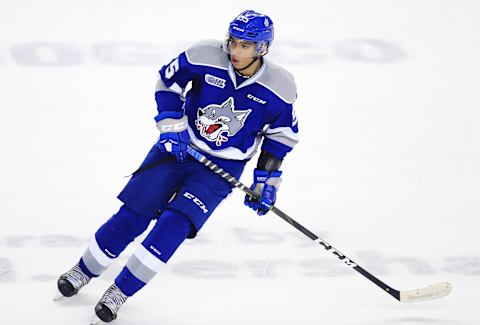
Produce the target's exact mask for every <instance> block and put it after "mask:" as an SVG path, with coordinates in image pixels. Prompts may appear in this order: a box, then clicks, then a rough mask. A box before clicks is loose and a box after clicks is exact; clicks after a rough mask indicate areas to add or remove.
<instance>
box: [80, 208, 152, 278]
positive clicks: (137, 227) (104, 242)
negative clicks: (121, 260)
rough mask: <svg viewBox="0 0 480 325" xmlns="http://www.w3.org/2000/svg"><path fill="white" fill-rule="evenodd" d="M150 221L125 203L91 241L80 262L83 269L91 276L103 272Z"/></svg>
mask: <svg viewBox="0 0 480 325" xmlns="http://www.w3.org/2000/svg"><path fill="white" fill-rule="evenodd" d="M150 221H151V219H150V218H148V217H145V216H142V215H140V214H138V213H136V212H134V211H132V210H131V209H129V208H128V207H127V206H126V205H123V206H122V207H121V208H120V210H119V211H118V212H117V213H116V214H114V215H113V216H112V217H111V218H110V219H109V220H108V221H107V222H106V223H105V224H103V225H102V226H101V227H100V228H99V229H98V230H97V232H96V233H95V237H94V238H93V239H92V240H91V241H90V244H89V245H88V248H87V250H86V251H85V253H84V254H83V256H82V258H81V259H80V262H79V265H80V268H81V269H82V271H83V272H84V273H85V274H87V275H88V276H90V277H97V276H99V275H100V274H102V273H103V272H104V271H105V270H106V269H107V267H108V266H109V265H110V264H111V263H112V262H113V260H114V259H115V258H116V257H118V256H119V255H120V253H121V252H123V251H124V250H125V248H126V247H127V246H128V244H130V243H131V242H132V241H133V240H134V239H135V238H136V237H137V236H139V235H140V234H142V233H143V232H144V231H145V230H146V229H147V227H148V225H149V224H150Z"/></svg>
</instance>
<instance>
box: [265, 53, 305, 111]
mask: <svg viewBox="0 0 480 325" xmlns="http://www.w3.org/2000/svg"><path fill="white" fill-rule="evenodd" d="M264 64H265V65H266V69H265V72H264V73H263V74H262V75H261V76H260V78H258V80H257V82H258V83H259V84H261V85H262V86H264V87H265V88H267V89H269V90H270V91H272V92H273V93H274V94H275V95H277V96H278V97H280V98H281V99H282V100H283V101H285V102H287V103H288V104H293V102H295V100H296V99H297V86H296V84H295V78H294V77H293V75H292V74H291V73H290V72H289V71H287V70H286V69H285V68H283V67H281V66H279V65H278V64H275V63H273V62H271V61H269V60H267V59H264Z"/></svg>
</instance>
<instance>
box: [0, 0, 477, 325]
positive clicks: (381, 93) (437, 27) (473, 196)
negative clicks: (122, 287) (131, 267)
mask: <svg viewBox="0 0 480 325" xmlns="http://www.w3.org/2000/svg"><path fill="white" fill-rule="evenodd" d="M246 8H254V9H256V10H258V11H263V12H266V13H268V14H270V15H271V17H272V19H273V20H274V22H275V24H276V34H275V36H276V38H275V42H274V45H273V46H272V48H271V53H269V54H268V55H269V57H270V58H271V59H272V60H275V61H277V62H278V63H280V64H283V65H284V66H285V67H286V68H288V69H289V70H290V71H292V72H293V74H294V75H295V77H296V81H297V85H298V95H299V97H298V101H297V102H296V111H297V116H298V119H299V121H300V129H301V142H300V144H299V145H298V147H297V148H296V149H295V151H294V152H293V153H292V154H291V155H290V157H289V158H288V159H287V160H286V162H285V163H284V167H283V169H284V176H285V177H284V183H283V186H282V190H281V192H280V195H279V201H278V206H279V207H280V208H281V209H282V210H283V211H285V212H286V213H288V214H289V215H291V216H292V217H293V218H294V219H296V220H297V221H299V222H300V223H302V224H303V225H304V226H306V227H307V228H309V229H310V230H312V231H314V232H315V233H317V234H319V235H321V236H322V238H324V239H326V240H327V241H328V242H329V243H331V244H332V245H333V246H335V248H337V249H339V250H340V251H341V252H343V253H344V254H346V255H347V256H348V257H350V258H351V259H353V260H354V261H355V262H357V263H359V264H360V265H361V266H362V267H364V268H365V269H367V270H368V271H369V272H371V273H374V274H375V275H377V276H378V277H379V278H381V279H382V280H383V281H384V282H386V283H388V284H389V285H391V286H393V287H395V288H396V289H400V290H411V289H416V288H423V287H425V286H428V285H430V284H432V283H436V282H441V281H449V282H451V283H452V285H453V292H452V294H451V295H449V296H448V297H446V298H443V299H441V300H437V301H433V302H425V303H419V304H408V305H406V304H401V303H399V302H397V301H395V300H394V299H392V298H391V297H390V296H389V295H387V294H385V293H383V292H381V290H379V289H378V288H377V287H376V286H374V285H373V284H372V283H370V282H369V281H368V280H366V279H364V278H363V277H362V276H360V275H359V274H357V273H356V272H355V271H353V270H351V269H350V268H348V267H345V266H344V265H342V263H340V262H339V261H338V260H337V259H336V258H335V257H334V256H331V254H329V253H328V252H325V250H323V249H322V248H321V247H318V245H315V244H313V243H312V242H311V241H310V240H309V239H307V238H303V237H302V235H301V234H300V233H298V232H297V231H296V230H295V229H293V228H292V227H291V226H290V225H288V224H287V223H285V222H284V221H282V220H280V219H279V218H277V217H275V216H273V215H272V216H267V217H264V218H258V217H256V215H255V214H254V213H252V212H249V210H247V209H246V208H245V207H243V203H242V201H243V196H242V195H241V194H240V193H234V194H233V195H232V196H231V198H230V199H229V200H228V201H227V202H226V203H225V204H223V205H222V206H220V207H219V208H218V210H217V211H216V213H215V214H214V216H213V217H212V218H211V220H209V221H208V223H207V225H206V226H205V228H204V229H203V230H202V232H201V233H200V235H199V237H198V238H197V239H196V240H194V241H191V242H188V243H186V244H185V246H184V247H182V248H181V249H180V250H179V251H178V252H177V254H176V255H175V256H174V257H173V258H172V260H171V261H170V262H169V264H168V265H167V266H166V267H165V270H163V271H162V272H161V273H160V274H159V275H158V276H157V277H156V278H155V279H154V280H153V281H152V282H151V283H150V284H149V285H148V286H147V287H146V288H145V289H144V290H142V291H141V292H140V293H139V294H138V295H137V296H135V297H134V298H132V299H130V300H129V301H128V302H127V304H126V305H125V306H124V307H123V308H122V310H121V311H120V318H119V319H118V320H117V321H115V323H116V324H118V325H122V324H143V325H149V324H152V325H153V324H169V325H188V324H195V325H204V324H205V325H206V324H208V325H211V324H229V325H240V324H242V325H243V324H258V325H264V324H269V323H275V324H278V325H286V324H288V325H290V324H302V325H310V324H311V325H313V324H315V325H319V324H335V325H336V324H338V325H350V324H352V325H353V324H355V325H464V324H468V325H474V324H475V325H476V324H478V321H477V320H476V319H477V314H478V313H477V308H478V306H479V305H480V298H479V297H478V292H479V291H480V241H479V239H478V229H479V225H480V222H479V221H478V219H479V217H480V204H479V199H478V198H479V193H480V188H479V184H480V172H479V168H478V166H479V165H480V146H479V140H480V128H479V125H480V110H479V107H480V96H479V95H478V87H479V85H480V39H479V37H478V35H480V19H479V18H480V17H479V13H480V10H479V9H480V5H479V4H478V3H477V2H475V1H447V0H436V1H433V0H425V1H412V0H406V1H380V0H370V1H315V2H313V1H307V0H300V1H295V2H290V1H285V2H283V1H262V2H261V3H259V2H250V1H247V2H233V1H213V0H212V1H192V0H184V1H173V2H170V3H167V2H165V1H153V0H144V1H125V0H117V1H112V0H104V1H92V0H86V1H82V2H75V3H73V2H68V1H59V0H46V1H32V0H19V1H15V2H12V1H10V2H5V1H4V2H2V3H1V4H0V39H1V45H0V110H1V112H2V115H1V116H2V118H1V119H0V123H1V124H0V139H1V140H0V144H1V146H0V148H1V152H2V159H1V160H0V167H1V170H2V180H1V182H0V191H1V194H2V195H1V197H2V200H1V203H2V204H1V206H2V213H1V220H2V226H1V227H0V315H1V318H0V324H16V325H17V324H18V325H27V324H36V325H40V324H42V325H43V324H48V325H55V324H88V322H89V321H90V318H91V315H92V312H93V306H94V305H95V303H96V301H97V300H98V299H99V298H100V296H101V294H102V293H103V291H104V290H105V289H106V288H107V287H108V286H109V285H110V284H111V281H112V280H113V278H114V277H115V275H116V274H117V273H118V271H119V270H120V268H121V267H122V265H123V264H124V263H125V261H126V258H127V257H128V256H129V253H130V252H131V248H129V250H127V251H126V252H125V254H124V256H122V257H121V258H120V259H119V260H118V261H117V262H115V264H114V265H112V268H111V269H109V270H108V272H107V273H106V274H105V275H104V276H102V277H101V278H100V279H98V280H97V281H93V282H92V283H91V284H90V285H89V286H88V287H86V288H85V289H84V290H83V291H82V292H81V294H80V295H78V296H77V297H75V298H72V299H71V300H66V301H61V302H58V303H57V304H54V303H53V302H52V298H53V296H54V294H55V280H56V278H57V276H58V275H59V274H60V273H62V272H64V271H65V270H67V269H69V268H70V267H71V266H72V265H73V264H74V263H75V262H76V260H77V258H78V257H79V256H80V255H81V254H82V253H83V251H84V249H85V247H86V243H87V242H88V240H89V238H90V236H91V235H92V234H93V233H94V231H95V230H96V229H97V227H98V226H99V225H100V224H101V223H103V222H104V221H105V220H106V219H107V218H108V217H109V216H111V215H112V214H113V213H114V212H115V211H116V209H118V207H119V202H118V201H117V200H116V199H115V196H116V194H117V193H118V192H119V191H120V189H121V188H122V186H123V185H124V184H125V182H126V180H127V179H126V178H122V176H123V175H128V174H129V173H131V172H132V171H133V170H134V169H135V168H136V167H137V166H138V164H139V163H140V161H141V160H142V159H143V157H144V155H145V154H146V152H147V151H148V149H149V147H150V145H151V144H152V143H153V142H154V141H155V137H156V135H157V131H156V129H155V126H154V121H153V116H154V115H155V103H154V100H153V89H154V84H155V81H156V73H157V70H158V69H159V68H160V67H161V65H163V64H165V63H167V62H168V61H169V60H170V59H171V58H173V57H175V56H176V55H177V53H178V52H179V51H181V50H183V49H184V48H185V47H186V46H188V45H190V44H192V43H194V42H196V41H198V40H201V39H205V38H217V39H222V38H223V36H224V34H225V30H226V25H227V24H228V22H229V21H230V20H231V19H232V18H233V17H234V16H235V15H236V14H237V13H239V12H240V11H242V10H244V9H246ZM251 168H252V165H249V166H248V169H247V170H246V173H245V174H244V177H242V180H243V181H244V182H246V183H248V182H250V177H251V176H250V169H251Z"/></svg>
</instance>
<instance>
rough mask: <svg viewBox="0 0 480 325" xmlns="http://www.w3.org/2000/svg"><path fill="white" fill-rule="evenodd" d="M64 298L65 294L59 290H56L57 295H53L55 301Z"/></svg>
mask: <svg viewBox="0 0 480 325" xmlns="http://www.w3.org/2000/svg"><path fill="white" fill-rule="evenodd" d="M64 298H65V296H64V295H62V293H61V292H60V291H58V290H57V292H55V295H54V296H53V302H57V301H60V300H63V299H64Z"/></svg>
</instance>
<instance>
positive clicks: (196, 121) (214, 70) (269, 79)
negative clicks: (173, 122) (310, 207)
mask: <svg viewBox="0 0 480 325" xmlns="http://www.w3.org/2000/svg"><path fill="white" fill-rule="evenodd" d="M159 73H160V78H159V80H158V82H157V87H156V92H155V99H156V102H157V109H158V112H159V114H158V115H157V116H156V118H155V120H156V121H158V120H160V119H161V118H162V115H164V114H165V113H166V112H165V111H182V112H183V113H184V114H186V115H187V116H188V122H189V128H188V132H189V134H190V137H191V145H192V146H193V147H195V148H196V149H199V150H200V151H202V152H204V153H207V154H208V156H213V157H218V158H222V159H227V160H236V161H243V162H246V161H248V160H249V159H250V158H251V157H252V156H253V155H254V154H255V152H256V150H257V149H258V147H259V145H260V143H261V141H262V138H263V143H262V146H261V149H262V150H265V151H267V152H269V153H271V154H273V155H274V156H276V157H278V158H279V159H283V158H284V157H285V155H286V154H287V153H288V152H289V151H291V150H292V148H293V147H294V146H295V144H296V143H297V142H298V135H297V134H298V125H297V119H296V117H295V113H294V110H293V106H292V104H293V102H294V101H295V100H296V97H297V93H296V85H295V81H294V78H293V76H292V75H291V74H290V73H289V72H288V71H286V70H285V69H283V68H282V67H280V66H278V65H276V64H274V63H272V62H270V61H269V60H268V59H264V62H263V65H262V67H261V68H260V70H259V71H258V72H257V73H256V74H255V75H254V76H252V77H250V78H248V79H246V80H245V81H243V82H242V83H240V84H239V85H237V77H236V73H235V71H234V69H233V66H232V64H231V63H230V61H229V58H228V55H227V54H226V53H225V52H224V51H223V50H222V43H221V42H220V41H203V42H200V43H198V44H196V45H194V46H192V47H191V48H189V49H188V50H186V51H185V52H183V53H181V54H180V55H179V56H178V57H177V58H175V59H173V60H172V61H171V62H170V63H169V64H168V65H165V66H164V67H163V68H162V69H161V70H160V72H159ZM190 82H191V88H190V89H187V88H188V87H187V86H188V85H189V83H190ZM162 112H164V113H163V114H162Z"/></svg>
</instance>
